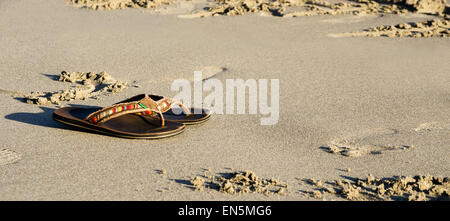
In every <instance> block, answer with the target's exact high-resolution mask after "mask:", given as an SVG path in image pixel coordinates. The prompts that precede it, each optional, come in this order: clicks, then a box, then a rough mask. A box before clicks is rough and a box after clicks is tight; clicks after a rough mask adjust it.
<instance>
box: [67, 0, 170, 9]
mask: <svg viewBox="0 0 450 221" xmlns="http://www.w3.org/2000/svg"><path fill="white" fill-rule="evenodd" d="M66 1H67V3H68V4H70V5H73V6H75V7H79V8H90V9H95V10H114V9H125V8H156V7H159V6H162V5H169V4H170V3H171V2H173V0H66Z"/></svg>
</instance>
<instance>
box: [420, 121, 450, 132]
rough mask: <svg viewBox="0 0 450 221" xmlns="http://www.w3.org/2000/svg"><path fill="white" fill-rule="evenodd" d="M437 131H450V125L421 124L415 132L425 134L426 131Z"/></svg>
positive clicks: (439, 123)
mask: <svg viewBox="0 0 450 221" xmlns="http://www.w3.org/2000/svg"><path fill="white" fill-rule="evenodd" d="M436 130H450V123H447V124H446V123H442V122H426V123H422V124H419V125H418V126H417V127H416V128H414V131H416V132H424V131H436Z"/></svg>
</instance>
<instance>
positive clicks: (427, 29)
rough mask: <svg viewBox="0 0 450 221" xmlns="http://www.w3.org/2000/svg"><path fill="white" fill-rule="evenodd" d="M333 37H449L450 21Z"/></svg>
mask: <svg viewBox="0 0 450 221" xmlns="http://www.w3.org/2000/svg"><path fill="white" fill-rule="evenodd" d="M335 36H342V37H345V36H348V37H358V36H363V37H390V38H395V37H410V38H428V37H441V38H448V37H450V20H448V19H433V20H427V21H423V22H411V23H402V24H396V25H381V26H377V27H374V28H369V29H367V30H364V31H360V32H349V33H342V34H337V35H335Z"/></svg>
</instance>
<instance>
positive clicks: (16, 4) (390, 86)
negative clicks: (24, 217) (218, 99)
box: [0, 0, 450, 200]
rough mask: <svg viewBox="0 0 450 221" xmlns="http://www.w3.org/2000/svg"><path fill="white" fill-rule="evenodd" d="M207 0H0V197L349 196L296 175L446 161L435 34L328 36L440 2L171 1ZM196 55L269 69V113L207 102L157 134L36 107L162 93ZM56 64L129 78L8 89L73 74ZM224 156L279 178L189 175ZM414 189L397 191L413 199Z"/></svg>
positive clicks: (442, 68) (233, 72) (440, 52)
mask: <svg viewBox="0 0 450 221" xmlns="http://www.w3.org/2000/svg"><path fill="white" fill-rule="evenodd" d="M207 4H208V3H205V2H204V1H192V2H190V3H186V2H178V1H175V2H173V3H172V4H170V5H165V4H164V5H162V6H158V7H156V8H151V7H150V8H148V9H147V8H126V9H121V10H92V9H90V8H83V7H81V8H80V7H74V6H72V5H70V4H68V3H67V2H66V1H64V0H34V1H32V3H31V1H28V0H3V1H0V30H2V34H1V35H0V49H1V50H0V77H1V81H0V102H1V103H2V104H3V105H1V106H0V117H1V118H2V119H1V121H0V122H1V128H0V134H1V136H0V150H1V151H0V187H1V188H0V200H324V199H325V200H347V199H348V200H353V199H360V198H358V197H357V196H356V197H355V198H352V196H353V195H351V194H350V198H349V197H346V196H347V195H348V194H347V195H345V196H344V197H342V196H341V195H336V194H327V193H325V192H323V191H322V190H320V191H321V192H314V191H319V190H315V189H314V188H312V187H311V186H313V187H314V186H316V185H317V183H318V182H312V183H315V184H313V185H310V184H311V182H304V181H303V180H304V179H307V180H310V179H314V180H316V181H322V182H323V183H324V186H325V187H328V188H332V187H333V186H326V185H325V184H326V182H333V181H336V180H344V179H349V178H355V179H356V178H358V179H366V178H367V177H368V174H371V175H372V176H374V177H376V178H392V177H395V176H405V177H414V176H416V175H427V174H429V175H430V176H427V177H425V178H423V179H422V178H420V179H419V178H417V180H416V181H414V182H422V181H423V180H425V181H423V182H427V183H429V182H431V181H429V180H430V179H432V178H430V177H434V178H435V180H439V179H438V178H436V177H448V176H449V175H450V160H449V159H450V158H449V156H450V118H449V113H450V62H449V57H450V38H448V37H444V36H434V37H427V38H425V37H423V38H422V37H421V38H410V37H399V36H398V37H395V38H389V37H383V36H377V37H364V36H359V37H358V36H357V37H355V36H353V35H351V36H336V34H340V33H353V32H361V31H363V30H366V29H368V28H371V27H379V26H383V27H384V26H388V25H397V24H404V23H414V22H416V23H420V22H424V21H427V20H433V19H439V20H442V19H445V18H444V17H443V16H441V15H433V14H424V13H415V12H405V13H401V14H392V13H385V14H383V15H382V16H381V15H379V14H372V15H358V16H357V15H353V14H341V15H326V14H320V13H319V14H318V15H314V16H292V17H289V16H288V17H283V16H272V15H270V16H267V15H264V16H261V14H260V13H244V15H236V16H227V15H224V16H206V17H203V18H200V17H196V18H190V19H188V18H186V17H185V16H182V15H191V14H195V13H197V12H198V11H201V8H202V6H204V5H207ZM448 4H449V2H448V1H447V5H448ZM286 13H288V12H286ZM197 70H203V71H204V72H205V74H204V78H215V79H218V80H221V81H223V82H225V80H226V79H234V78H242V79H279V80H280V119H279V121H278V123H277V124H275V125H272V126H262V125H260V118H261V117H262V115H259V114H258V115H250V114H243V115H237V114H236V115H213V116H212V118H211V120H209V121H207V122H205V123H204V124H202V125H198V126H190V127H188V128H187V129H186V131H185V132H183V133H182V134H180V135H177V136H174V137H171V138H167V139H161V140H132V139H121V138H115V137H110V136H104V135H98V134H94V133H87V132H85V131H79V130H74V129H73V128H72V127H69V126H65V125H62V124H60V123H57V122H55V121H53V120H52V118H51V116H52V112H53V110H54V109H56V108H58V107H60V106H67V105H73V106H80V107H83V106H84V105H88V106H107V105H111V104H113V103H116V102H118V101H121V100H123V99H126V98H129V97H131V96H134V95H136V94H140V93H152V94H159V95H164V96H169V97H171V96H174V95H175V94H176V93H177V92H174V91H171V90H170V85H171V83H172V82H173V81H174V80H175V79H179V78H185V79H192V76H193V73H194V71H197ZM61 71H67V72H69V73H73V72H93V73H101V72H107V73H108V74H109V75H110V76H112V78H114V79H116V80H117V81H120V82H127V85H128V86H127V87H126V88H123V90H119V91H117V93H109V92H108V91H106V92H108V93H106V92H105V93H102V94H101V96H98V99H93V98H92V97H89V96H88V97H86V99H85V100H83V99H75V100H71V99H68V100H62V101H61V102H60V104H59V105H60V106H58V104H51V102H50V103H49V102H47V103H46V105H36V104H28V103H27V102H24V99H23V98H24V96H19V95H24V94H27V93H31V92H58V91H61V90H70V89H71V88H74V87H76V85H77V82H74V83H70V82H61V81H59V80H58V77H59V75H60V73H61ZM133 85H134V86H133ZM333 145H334V146H333ZM330 147H334V148H335V149H334V150H335V151H331V149H333V148H331V149H330ZM208 169H209V170H208ZM163 171H164V172H163ZM232 171H235V172H238V171H253V172H254V173H255V174H257V175H258V177H260V178H261V180H270V179H272V178H273V179H274V180H278V181H280V182H281V183H282V184H283V185H285V184H288V187H287V188H286V190H284V189H283V190H281V193H280V194H278V193H277V191H280V189H279V188H282V187H281V186H276V185H275V186H274V188H275V189H272V190H271V191H272V192H273V194H264V193H262V194H251V193H250V194H227V193H226V192H227V191H220V190H221V189H220V188H206V187H203V190H202V191H196V190H195V189H196V188H195V186H199V185H201V183H202V181H201V180H199V179H197V180H195V177H200V178H202V179H204V182H206V181H208V177H209V176H213V178H214V177H215V178H216V179H221V177H222V176H221V175H220V174H222V173H231V174H235V173H232ZM222 178H223V177H222ZM261 182H262V181H261ZM352 182H353V183H355V184H354V185H356V186H355V187H354V188H357V187H358V186H357V185H363V184H357V183H356V182H357V181H355V180H353V181H352ZM379 182H381V181H379ZM436 182H438V181H436ZM439 182H440V181H439ZM193 183H195V185H194V184H193ZM376 184H377V185H381V184H382V183H376ZM223 185H225V184H223ZM346 185H347V184H346ZM352 185H353V184H352ZM383 185H386V189H388V184H383ZM430 185H431V184H430ZM228 186H229V185H228ZM319 186H320V184H319ZM350 186H351V185H350V184H349V186H347V187H346V186H345V185H342V188H343V189H344V188H350ZM244 187H246V186H245V185H244ZM233 188H234V187H233ZM283 188H284V187H283ZM352 188H353V187H351V188H350V190H353V189H352ZM405 188H406V187H405ZM447 188H448V187H447ZM225 189H227V190H229V188H225ZM222 190H223V188H222ZM380 191H381V190H380ZM430 191H431V187H430ZM436 191H437V190H436ZM349 193H353V192H349ZM447 193H448V192H447ZM417 194H418V195H411V200H417V199H419V200H420V199H423V195H421V193H417ZM408 199H409V196H406V200H408ZM363 200H379V199H377V198H364V199H363ZM382 200H393V199H392V198H384V197H383V198H382Z"/></svg>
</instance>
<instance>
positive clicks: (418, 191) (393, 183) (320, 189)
mask: <svg viewBox="0 0 450 221" xmlns="http://www.w3.org/2000/svg"><path fill="white" fill-rule="evenodd" d="M305 182H306V183H308V184H309V185H311V186H314V187H315V190H313V191H304V190H302V192H305V193H308V194H309V195H310V196H311V197H314V198H318V199H320V198H323V197H326V196H327V195H338V196H340V197H343V198H345V199H348V200H352V201H369V200H408V201H430V200H448V199H450V198H449V197H450V181H449V179H448V177H433V176H430V175H426V176H421V175H417V176H414V177H410V176H401V177H383V178H375V177H374V176H372V175H369V176H368V177H367V178H365V179H360V178H351V177H349V178H348V179H344V180H334V181H326V182H323V181H315V180H306V181H305Z"/></svg>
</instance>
